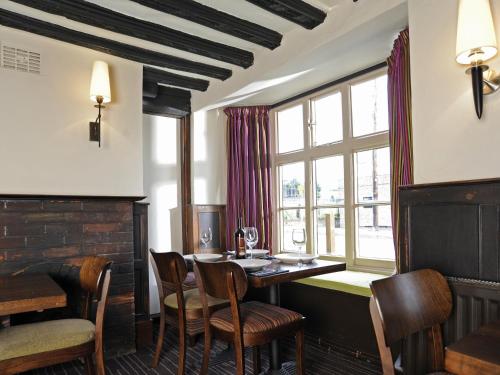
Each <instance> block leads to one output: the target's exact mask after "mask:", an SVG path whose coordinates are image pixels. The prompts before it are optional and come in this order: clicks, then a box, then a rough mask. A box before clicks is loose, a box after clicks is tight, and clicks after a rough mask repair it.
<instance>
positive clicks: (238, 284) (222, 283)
mask: <svg viewBox="0 0 500 375" xmlns="http://www.w3.org/2000/svg"><path fill="white" fill-rule="evenodd" d="M195 272H196V277H197V281H198V288H199V289H200V291H202V292H204V293H206V294H208V295H209V296H212V297H215V298H220V299H228V300H231V299H235V302H236V301H241V300H242V299H243V297H244V296H245V294H246V292H247V288H248V280H247V275H246V273H245V270H244V269H243V268H242V267H241V266H240V265H239V264H236V263H234V262H213V263H212V262H200V261H199V260H197V259H196V258H195Z"/></svg>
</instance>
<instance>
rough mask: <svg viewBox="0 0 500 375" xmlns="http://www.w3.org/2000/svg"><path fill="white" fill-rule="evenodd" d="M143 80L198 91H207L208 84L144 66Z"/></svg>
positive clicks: (202, 80)
mask: <svg viewBox="0 0 500 375" xmlns="http://www.w3.org/2000/svg"><path fill="white" fill-rule="evenodd" d="M143 79H144V80H145V81H151V82H156V83H163V84H165V85H171V86H177V87H183V88H186V89H192V90H198V91H207V89H208V85H209V83H210V82H208V81H206V80H204V79H199V78H192V77H186V76H182V75H179V74H174V73H170V72H166V71H164V70H161V69H156V68H152V67H149V66H145V67H144V69H143Z"/></svg>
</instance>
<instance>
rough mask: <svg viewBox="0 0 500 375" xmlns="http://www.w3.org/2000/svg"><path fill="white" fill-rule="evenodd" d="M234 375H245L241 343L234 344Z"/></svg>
mask: <svg viewBox="0 0 500 375" xmlns="http://www.w3.org/2000/svg"><path fill="white" fill-rule="evenodd" d="M234 354H235V357H236V358H235V361H236V375H245V348H244V346H243V345H242V343H241V342H235V343H234Z"/></svg>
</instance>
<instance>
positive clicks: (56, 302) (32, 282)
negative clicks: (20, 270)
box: [0, 274, 66, 317]
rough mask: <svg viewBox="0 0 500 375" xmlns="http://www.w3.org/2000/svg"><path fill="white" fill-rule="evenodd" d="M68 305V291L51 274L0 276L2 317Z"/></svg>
mask: <svg viewBox="0 0 500 375" xmlns="http://www.w3.org/2000/svg"><path fill="white" fill-rule="evenodd" d="M64 306H66V293H65V292H64V290H62V289H61V287H60V286H59V285H57V283H56V282H55V281H54V280H52V278H51V277H50V276H49V275H45V274H32V275H28V274H27V275H18V276H0V317H1V316H4V317H5V316H9V315H12V314H19V313H23V312H29V311H41V310H46V309H52V308H56V307H64Z"/></svg>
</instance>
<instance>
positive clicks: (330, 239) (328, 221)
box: [325, 214, 335, 254]
mask: <svg viewBox="0 0 500 375" xmlns="http://www.w3.org/2000/svg"><path fill="white" fill-rule="evenodd" d="M325 228H326V252H327V253H328V254H331V253H332V252H334V251H335V229H334V230H332V215H331V214H325Z"/></svg>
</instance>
